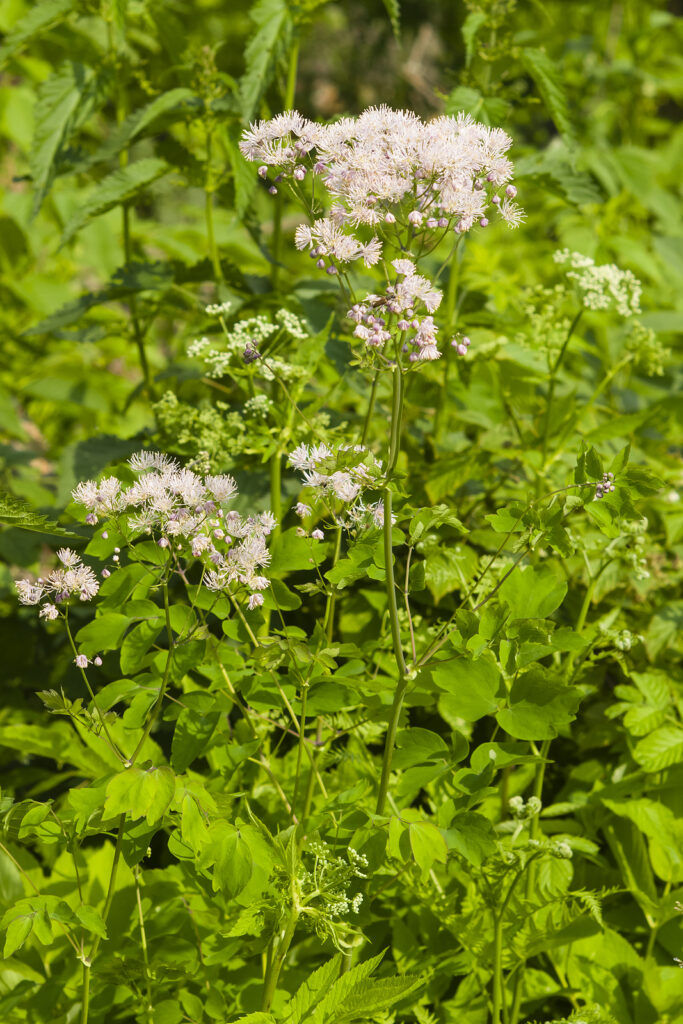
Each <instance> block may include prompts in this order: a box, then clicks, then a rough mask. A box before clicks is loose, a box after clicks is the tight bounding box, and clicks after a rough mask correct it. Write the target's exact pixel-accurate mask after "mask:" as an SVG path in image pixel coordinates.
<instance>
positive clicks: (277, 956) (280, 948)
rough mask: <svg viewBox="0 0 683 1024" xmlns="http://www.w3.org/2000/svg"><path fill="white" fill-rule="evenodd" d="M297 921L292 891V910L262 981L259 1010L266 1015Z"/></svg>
mask: <svg viewBox="0 0 683 1024" xmlns="http://www.w3.org/2000/svg"><path fill="white" fill-rule="evenodd" d="M294 884H295V883H294V880H292V888H293V887H294ZM298 920H299V903H298V900H297V898H296V895H295V893H294V891H292V909H291V911H290V914H289V918H288V921H287V926H286V928H285V930H284V932H283V933H282V937H281V939H280V941H279V942H278V944H277V952H275V953H274V955H273V956H272V957H271V959H270V961H269V963H268V967H267V969H266V976H265V978H264V981H263V1000H262V1002H261V1010H262V1011H263V1012H264V1013H268V1012H269V1011H270V1008H271V1006H272V1004H273V998H274V996H275V992H276V990H277V983H278V978H279V977H280V971H281V970H282V965H283V964H284V962H285V959H286V957H287V953H288V952H289V947H290V946H291V944H292V939H293V938H294V932H295V930H296V923H297V921H298Z"/></svg>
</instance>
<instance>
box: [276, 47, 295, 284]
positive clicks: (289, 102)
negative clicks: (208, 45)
mask: <svg viewBox="0 0 683 1024" xmlns="http://www.w3.org/2000/svg"><path fill="white" fill-rule="evenodd" d="M299 45H300V44H299V40H298V38H297V39H295V40H294V41H293V43H292V48H291V50H290V51H289V65H288V68H287V84H286V86H285V95H284V105H285V110H291V109H292V107H293V106H294V96H295V94H296V76H297V70H298V66H299ZM283 209H284V197H283V195H282V192H280V191H278V195H277V199H276V201H275V214H274V217H273V267H272V270H271V276H270V280H271V285H272V288H273V291H274V292H276V291H277V289H278V275H279V271H280V255H281V253H280V250H281V247H282V212H283Z"/></svg>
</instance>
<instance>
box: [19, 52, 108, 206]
mask: <svg viewBox="0 0 683 1024" xmlns="http://www.w3.org/2000/svg"><path fill="white" fill-rule="evenodd" d="M93 78H94V72H93V71H92V69H91V68H87V67H85V66H84V65H83V64H74V63H72V62H71V61H66V62H65V63H64V64H62V65H61V66H60V67H59V68H57V70H56V71H55V72H54V74H53V75H51V76H50V78H48V79H46V80H45V81H44V82H43V83H42V84H41V86H40V88H39V89H38V98H37V100H36V105H35V109H34V128H33V140H32V142H31V153H30V156H29V164H30V167H31V174H32V175H33V187H34V199H33V213H34V215H35V214H36V213H38V211H39V210H40V207H41V206H42V204H43V199H44V198H45V196H46V195H47V193H48V191H49V188H50V185H51V182H52V179H53V177H54V168H55V158H56V157H57V154H58V153H59V150H60V148H61V147H62V146H63V145H64V143H65V142H66V140H67V138H68V136H69V134H70V128H71V123H72V119H73V116H74V114H75V113H76V112H77V111H80V110H82V107H83V102H84V93H85V92H86V90H87V87H88V85H89V83H90V82H91V81H92V79H93Z"/></svg>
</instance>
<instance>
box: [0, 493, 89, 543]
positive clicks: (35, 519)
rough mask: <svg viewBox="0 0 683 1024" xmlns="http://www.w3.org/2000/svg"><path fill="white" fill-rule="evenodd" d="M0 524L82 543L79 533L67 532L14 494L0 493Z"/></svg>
mask: <svg viewBox="0 0 683 1024" xmlns="http://www.w3.org/2000/svg"><path fill="white" fill-rule="evenodd" d="M0 523H4V524H5V526H12V527H15V528H18V529H20V530H31V531H32V532H33V533H46V534H49V535H50V536H53V537H70V538H72V539H73V540H80V541H82V540H83V538H82V537H80V536H79V535H78V534H77V533H72V532H71V531H70V530H65V529H64V527H63V526H59V525H58V524H57V523H55V522H53V521H52V520H51V519H46V518H45V516H44V515H42V513H40V512H35V511H34V510H33V509H32V508H31V506H30V505H27V504H26V502H24V501H21V500H20V499H19V498H15V497H14V495H13V494H8V493H7V492H6V491H0Z"/></svg>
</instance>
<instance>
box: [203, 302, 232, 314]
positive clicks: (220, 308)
mask: <svg viewBox="0 0 683 1024" xmlns="http://www.w3.org/2000/svg"><path fill="white" fill-rule="evenodd" d="M231 307H232V302H220V303H216V302H214V303H212V304H211V305H210V306H205V307H204V312H205V313H208V314H209V316H225V314H226V313H229V312H230V309H231Z"/></svg>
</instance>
